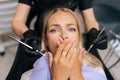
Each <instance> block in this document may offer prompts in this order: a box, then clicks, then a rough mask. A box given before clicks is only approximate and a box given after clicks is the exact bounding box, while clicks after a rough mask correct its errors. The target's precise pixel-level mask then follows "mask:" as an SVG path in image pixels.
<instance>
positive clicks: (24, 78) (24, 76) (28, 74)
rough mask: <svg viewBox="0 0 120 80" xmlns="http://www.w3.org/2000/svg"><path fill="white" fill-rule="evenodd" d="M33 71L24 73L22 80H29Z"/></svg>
mask: <svg viewBox="0 0 120 80" xmlns="http://www.w3.org/2000/svg"><path fill="white" fill-rule="evenodd" d="M32 71H33V69H31V70H28V71H26V72H24V73H23V74H22V76H21V80H29V78H30V75H31V73H32Z"/></svg>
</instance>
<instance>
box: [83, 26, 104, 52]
mask: <svg viewBox="0 0 120 80" xmlns="http://www.w3.org/2000/svg"><path fill="white" fill-rule="evenodd" d="M104 30H105V27H103V29H102V30H101V31H100V32H99V34H98V35H97V38H98V37H99V36H100V35H101V34H102V32H103V31H104ZM97 38H96V39H97ZM96 39H95V40H96ZM95 40H94V41H95ZM94 41H93V42H94ZM93 46H94V44H91V45H90V47H89V48H88V50H87V51H85V54H86V53H88V52H89V51H90V50H91V49H92V47H93Z"/></svg>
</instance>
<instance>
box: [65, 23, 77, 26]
mask: <svg viewBox="0 0 120 80" xmlns="http://www.w3.org/2000/svg"><path fill="white" fill-rule="evenodd" d="M66 25H67V26H71V25H73V26H77V25H76V24H74V23H68V24H66Z"/></svg>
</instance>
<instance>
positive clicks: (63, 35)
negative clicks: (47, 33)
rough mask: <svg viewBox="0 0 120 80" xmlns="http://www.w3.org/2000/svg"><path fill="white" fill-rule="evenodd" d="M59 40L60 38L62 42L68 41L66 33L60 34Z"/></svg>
mask: <svg viewBox="0 0 120 80" xmlns="http://www.w3.org/2000/svg"><path fill="white" fill-rule="evenodd" d="M61 38H62V39H63V40H65V39H68V36H67V34H66V32H62V33H61Z"/></svg>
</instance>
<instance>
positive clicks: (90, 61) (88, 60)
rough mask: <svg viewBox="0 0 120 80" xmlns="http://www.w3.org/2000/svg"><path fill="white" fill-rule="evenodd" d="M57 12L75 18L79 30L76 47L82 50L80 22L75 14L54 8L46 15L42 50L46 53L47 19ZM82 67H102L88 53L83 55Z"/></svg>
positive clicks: (68, 10) (65, 9) (67, 10)
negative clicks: (77, 45)
mask: <svg viewBox="0 0 120 80" xmlns="http://www.w3.org/2000/svg"><path fill="white" fill-rule="evenodd" d="M58 11H62V12H66V13H69V14H71V15H72V16H73V17H74V18H75V20H76V23H77V26H78V30H79V47H78V49H81V48H83V40H82V39H83V37H82V34H81V29H80V26H81V25H80V20H79V19H78V17H77V16H76V14H75V13H74V12H73V11H71V10H70V9H67V8H55V9H53V10H52V11H50V12H49V14H48V15H47V17H46V19H45V21H44V25H43V33H42V49H43V50H46V51H48V48H47V46H46V45H45V40H46V34H47V24H48V20H49V18H50V17H51V16H52V15H53V14H55V13H57V12H58ZM83 65H86V66H92V67H102V64H101V62H100V61H99V60H98V59H97V58H96V57H95V56H93V55H92V54H90V53H87V54H84V55H83Z"/></svg>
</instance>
